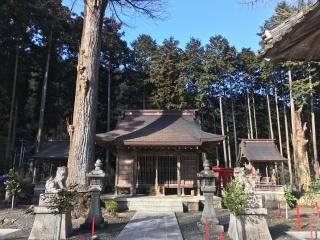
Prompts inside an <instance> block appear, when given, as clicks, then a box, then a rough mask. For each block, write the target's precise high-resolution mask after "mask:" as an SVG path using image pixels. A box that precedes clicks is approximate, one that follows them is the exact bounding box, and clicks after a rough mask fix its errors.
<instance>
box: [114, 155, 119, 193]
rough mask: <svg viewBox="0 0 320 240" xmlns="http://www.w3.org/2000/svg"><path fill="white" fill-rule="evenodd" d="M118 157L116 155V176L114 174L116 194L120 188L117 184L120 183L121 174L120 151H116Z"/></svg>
mask: <svg viewBox="0 0 320 240" xmlns="http://www.w3.org/2000/svg"><path fill="white" fill-rule="evenodd" d="M116 154H117V157H116V171H115V176H114V195H115V196H117V195H118V189H117V184H118V176H119V173H118V171H119V151H117V152H116Z"/></svg>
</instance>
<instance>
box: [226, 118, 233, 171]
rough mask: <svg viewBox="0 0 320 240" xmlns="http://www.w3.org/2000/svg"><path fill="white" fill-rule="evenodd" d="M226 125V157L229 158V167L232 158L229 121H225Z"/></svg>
mask: <svg viewBox="0 0 320 240" xmlns="http://www.w3.org/2000/svg"><path fill="white" fill-rule="evenodd" d="M226 125H227V147H228V159H229V167H230V168H231V165H232V163H231V162H232V160H231V147H230V132H229V123H228V122H226Z"/></svg>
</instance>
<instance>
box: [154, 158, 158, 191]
mask: <svg viewBox="0 0 320 240" xmlns="http://www.w3.org/2000/svg"><path fill="white" fill-rule="evenodd" d="M158 159H159V158H158V156H156V177H155V180H154V182H155V188H156V191H158V187H159V183H158V181H159V180H158V179H159V176H158V175H159V171H158V168H159V161H158Z"/></svg>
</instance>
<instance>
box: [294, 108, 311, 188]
mask: <svg viewBox="0 0 320 240" xmlns="http://www.w3.org/2000/svg"><path fill="white" fill-rule="evenodd" d="M301 112H302V107H300V108H299V109H298V110H297V111H296V112H295V115H294V117H295V123H296V128H295V136H296V147H295V155H296V160H297V163H298V165H297V174H296V179H297V185H298V187H299V190H300V191H301V192H306V191H308V189H309V185H310V181H311V179H310V168H309V159H308V151H307V144H308V140H307V139H306V138H305V134H306V131H307V123H306V122H305V123H303V124H302V119H301Z"/></svg>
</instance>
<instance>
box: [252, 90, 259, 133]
mask: <svg viewBox="0 0 320 240" xmlns="http://www.w3.org/2000/svg"><path fill="white" fill-rule="evenodd" d="M252 107H253V120H254V132H255V138H258V127H257V115H256V102H255V100H254V95H253V96H252Z"/></svg>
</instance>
